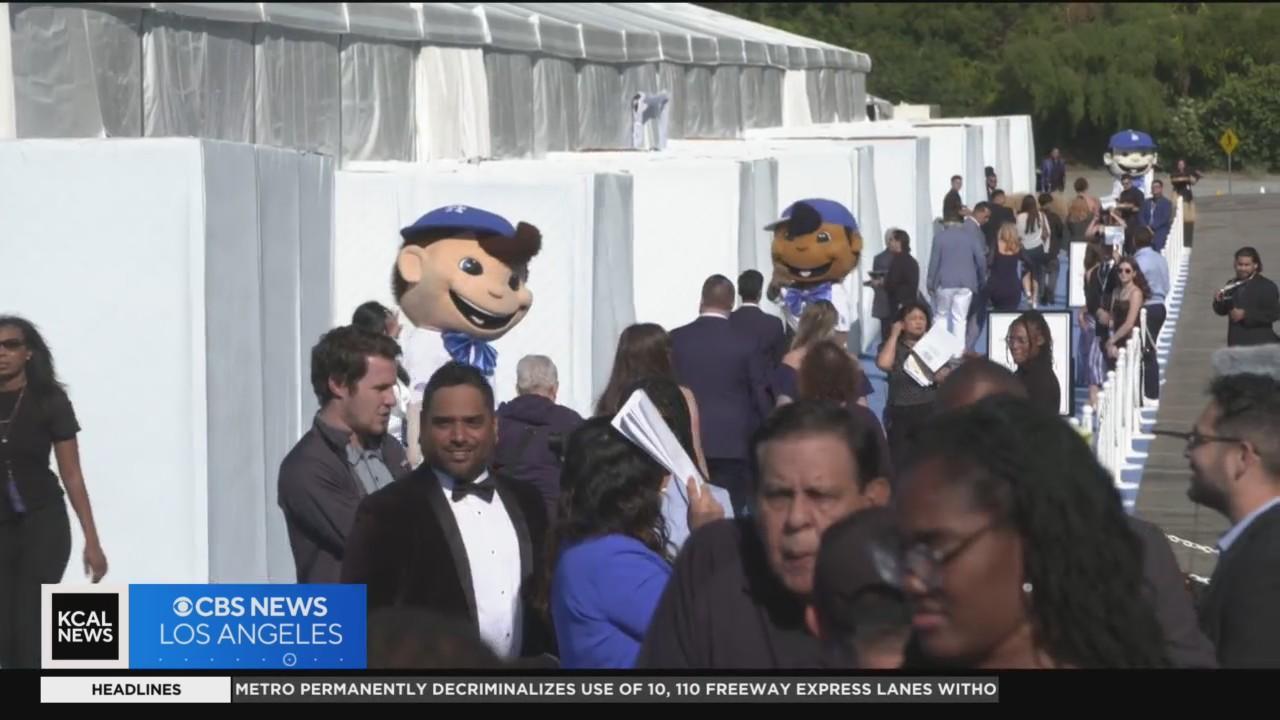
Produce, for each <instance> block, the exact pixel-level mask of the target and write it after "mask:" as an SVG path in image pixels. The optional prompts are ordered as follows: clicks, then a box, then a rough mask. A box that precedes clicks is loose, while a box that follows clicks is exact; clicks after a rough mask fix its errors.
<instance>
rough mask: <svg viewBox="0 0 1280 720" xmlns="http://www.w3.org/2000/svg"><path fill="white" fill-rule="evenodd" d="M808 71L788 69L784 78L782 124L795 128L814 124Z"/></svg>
mask: <svg viewBox="0 0 1280 720" xmlns="http://www.w3.org/2000/svg"><path fill="white" fill-rule="evenodd" d="M807 75H808V73H807V72H806V71H804V70H787V71H786V74H785V75H784V76H783V79H782V125H783V127H788V128H794V127H804V126H806V125H812V124H813V112H812V111H811V110H810V108H809V90H808V86H809V81H808V79H807Z"/></svg>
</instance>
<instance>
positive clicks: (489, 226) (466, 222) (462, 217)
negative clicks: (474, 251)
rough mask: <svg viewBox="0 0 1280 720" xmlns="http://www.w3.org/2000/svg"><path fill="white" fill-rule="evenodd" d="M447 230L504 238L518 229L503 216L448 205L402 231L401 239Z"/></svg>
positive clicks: (433, 211) (464, 206)
mask: <svg viewBox="0 0 1280 720" xmlns="http://www.w3.org/2000/svg"><path fill="white" fill-rule="evenodd" d="M445 228H448V229H451V230H460V231H464V232H465V231H470V232H474V233H477V234H491V235H501V236H502V237H511V236H512V235H515V233H516V229H515V228H514V227H512V226H511V223H510V222H507V219H506V218H504V217H502V216H501V215H497V214H495V213H491V212H489V211H488V210H481V209H480V208H473V207H471V206H469V205H446V206H444V207H441V208H436V209H435V210H432V211H431V212H429V213H427V214H426V215H423V216H422V217H420V218H418V220H417V222H415V223H413V224H412V225H410V226H409V227H407V228H404V229H403V230H401V231H400V237H402V238H404V239H405V240H408V239H409V238H412V237H414V236H415V235H418V234H420V233H423V232H426V231H428V230H441V229H445Z"/></svg>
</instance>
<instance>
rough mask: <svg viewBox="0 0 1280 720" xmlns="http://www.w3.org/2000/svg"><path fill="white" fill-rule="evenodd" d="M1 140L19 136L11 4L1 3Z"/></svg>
mask: <svg viewBox="0 0 1280 720" xmlns="http://www.w3.org/2000/svg"><path fill="white" fill-rule="evenodd" d="M0 20H3V22H0V140H11V139H13V138H16V137H17V136H18V124H17V118H16V117H15V115H14V109H13V43H12V41H11V38H12V35H11V34H10V31H9V25H10V23H9V22H8V20H9V3H0Z"/></svg>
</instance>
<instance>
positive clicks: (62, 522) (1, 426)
mask: <svg viewBox="0 0 1280 720" xmlns="http://www.w3.org/2000/svg"><path fill="white" fill-rule="evenodd" d="M79 432H80V426H79V425H78V424H77V423H76V416H75V411H74V410H73V409H72V407H71V401H70V400H69V399H68V398H67V394H66V392H65V391H64V390H63V388H62V385H61V384H60V383H59V382H58V377H57V375H56V374H55V373H54V369H53V356H52V355H51V354H50V352H49V346H48V345H46V344H45V342H44V338H42V337H41V336H40V333H39V331H38V330H36V328H35V326H34V325H32V324H31V323H29V322H27V321H26V320H23V319H22V318H18V317H11V316H0V485H2V486H3V492H0V667H4V668H5V669H13V668H38V667H39V666H40V627H41V622H40V586H41V585H42V584H52V583H59V582H62V574H63V572H65V570H66V568H67V561H68V560H69V559H70V555H71V525H70V523H69V522H68V521H67V508H66V505H65V503H64V502H63V499H62V495H63V490H62V488H63V487H65V488H66V494H67V496H69V498H70V500H71V507H72V508H74V509H75V511H76V516H77V517H78V518H79V520H80V528H81V530H82V531H83V532H84V538H85V543H84V545H85V547H84V569H85V573H86V574H88V575H89V576H90V578H91V579H92V581H93V582H95V583H96V582H98V581H99V580H101V579H102V577H103V576H104V575H106V574H107V558H106V555H105V554H103V552H102V544H101V543H99V542H98V531H97V527H96V526H95V525H94V522H93V510H92V508H91V507H90V505H89V494H88V492H87V491H86V490H85V486H84V476H83V475H82V474H81V472H80V449H79V446H78V445H77V443H76V434H77V433H79ZM50 449H52V451H53V454H54V457H55V458H56V459H57V462H58V474H57V475H54V473H53V471H52V470H51V469H50V468H49V452H50ZM59 477H61V478H62V482H61V484H59V482H58V478H59Z"/></svg>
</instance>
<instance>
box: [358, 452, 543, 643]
mask: <svg viewBox="0 0 1280 720" xmlns="http://www.w3.org/2000/svg"><path fill="white" fill-rule="evenodd" d="M495 483H496V485H497V495H498V496H500V497H501V498H502V503H503V505H504V506H505V507H506V509H507V514H508V515H510V517H511V524H512V525H513V526H514V527H515V530H516V537H517V538H518V539H519V542H520V565H521V577H522V578H523V579H524V582H523V584H522V586H521V594H522V595H523V599H524V603H525V607H524V626H523V647H522V649H521V653H520V654H521V655H523V656H525V657H529V656H533V655H538V654H541V653H545V652H549V651H551V650H553V636H552V635H551V633H550V629H549V628H548V627H547V624H546V622H545V621H544V620H543V615H542V613H540V612H538V611H536V610H535V609H534V602H533V601H534V597H535V594H536V592H537V589H536V588H537V584H538V583H539V582H540V581H541V579H542V578H543V577H544V574H543V563H544V561H545V540H546V536H547V519H546V510H545V509H544V506H543V502H542V496H541V495H540V494H539V493H538V490H537V489H536V488H535V487H533V486H531V485H528V484H525V483H519V482H514V481H511V480H509V479H506V478H502V477H495ZM449 502H450V501H449V499H448V498H447V497H446V496H445V494H444V492H442V491H441V489H440V481H439V480H438V479H437V478H436V475H435V473H434V472H433V471H432V470H431V468H430V467H428V466H427V465H426V464H423V465H421V466H419V467H418V469H417V470H415V471H414V472H413V473H412V474H411V475H409V476H408V477H405V478H402V479H400V480H397V481H395V482H394V483H392V484H390V485H388V486H386V487H384V488H382V489H381V490H379V491H377V492H375V493H373V494H372V495H370V496H368V497H367V498H365V499H364V502H362V503H360V508H359V509H358V510H357V511H356V520H355V525H354V526H353V527H352V528H351V533H350V536H349V537H348V539H347V552H346V557H345V558H344V560H343V564H342V582H344V583H351V584H363V585H366V586H367V587H368V595H367V597H368V609H369V611H370V612H372V611H373V610H376V609H377V608H380V607H385V606H388V605H397V606H411V607H422V608H426V609H429V610H432V611H434V612H436V613H438V614H440V615H442V616H445V617H451V618H454V619H457V620H458V621H460V622H465V623H468V624H469V626H470V627H471V629H472V630H474V631H475V632H476V633H477V634H478V633H479V629H480V628H479V621H478V619H477V615H476V597H475V585H474V583H473V582H472V578H471V564H470V562H469V561H468V560H467V551H466V547H465V546H464V545H463V541H462V534H461V532H460V531H459V529H458V521H457V519H456V518H455V517H454V514H453V510H452V508H450V507H449Z"/></svg>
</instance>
